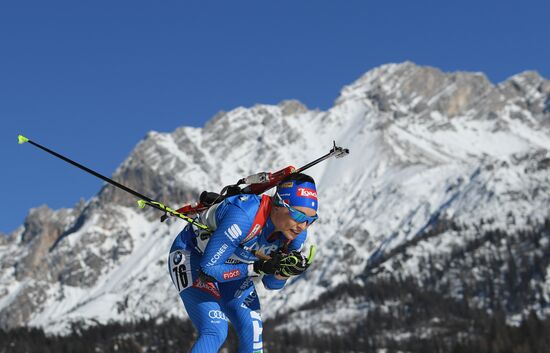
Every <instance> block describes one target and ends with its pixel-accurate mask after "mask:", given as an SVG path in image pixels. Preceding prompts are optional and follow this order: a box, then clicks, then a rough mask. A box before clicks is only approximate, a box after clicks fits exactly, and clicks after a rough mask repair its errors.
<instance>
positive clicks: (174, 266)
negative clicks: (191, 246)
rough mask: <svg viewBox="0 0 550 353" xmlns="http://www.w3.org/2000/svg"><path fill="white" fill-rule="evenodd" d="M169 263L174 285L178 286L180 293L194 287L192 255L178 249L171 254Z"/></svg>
mask: <svg viewBox="0 0 550 353" xmlns="http://www.w3.org/2000/svg"><path fill="white" fill-rule="evenodd" d="M169 261H170V276H171V277H172V283H174V286H176V289H177V291H178V293H181V291H182V290H184V289H185V288H187V287H190V286H192V285H193V276H192V273H191V253H190V252H189V251H186V250H182V249H178V250H176V251H174V252H172V253H170V257H169Z"/></svg>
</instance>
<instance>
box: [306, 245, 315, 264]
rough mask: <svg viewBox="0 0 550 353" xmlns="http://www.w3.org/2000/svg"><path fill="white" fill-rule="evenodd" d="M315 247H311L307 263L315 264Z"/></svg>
mask: <svg viewBox="0 0 550 353" xmlns="http://www.w3.org/2000/svg"><path fill="white" fill-rule="evenodd" d="M315 250H316V247H315V245H312V246H310V248H309V256H308V257H307V263H308V264H311V263H312V262H313V256H315Z"/></svg>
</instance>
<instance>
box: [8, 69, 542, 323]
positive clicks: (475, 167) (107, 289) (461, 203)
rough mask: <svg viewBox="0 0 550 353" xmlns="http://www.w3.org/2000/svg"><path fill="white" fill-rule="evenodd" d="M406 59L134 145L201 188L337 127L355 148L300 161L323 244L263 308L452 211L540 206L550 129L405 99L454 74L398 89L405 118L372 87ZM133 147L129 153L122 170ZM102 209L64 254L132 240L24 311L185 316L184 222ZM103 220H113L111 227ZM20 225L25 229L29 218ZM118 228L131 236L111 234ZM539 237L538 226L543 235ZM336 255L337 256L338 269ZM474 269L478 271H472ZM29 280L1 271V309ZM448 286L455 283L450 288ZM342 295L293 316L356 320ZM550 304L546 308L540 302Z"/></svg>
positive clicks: (341, 274)
mask: <svg viewBox="0 0 550 353" xmlns="http://www.w3.org/2000/svg"><path fill="white" fill-rule="evenodd" d="M404 67H409V68H414V65H413V64H411V63H406V64H403V65H395V64H391V65H385V66H383V67H380V68H378V69H376V70H373V71H372V72H369V73H367V74H366V75H364V76H363V77H361V78H360V79H359V80H357V81H356V82H354V83H353V84H351V85H349V86H346V87H344V88H343V89H342V92H341V95H340V97H338V99H337V101H336V104H335V106H334V107H332V108H331V109H330V110H328V111H306V112H300V113H297V114H294V115H287V116H283V113H282V110H281V109H282V108H281V107H280V106H270V105H256V106H254V107H252V108H245V107H239V108H236V109H234V110H232V111H230V112H227V113H223V114H220V115H219V116H218V117H217V118H216V121H215V123H212V124H210V125H209V124H207V126H205V127H204V128H189V127H185V128H179V129H177V130H176V131H175V132H173V133H159V132H151V133H149V134H148V136H147V138H146V139H145V140H144V141H142V142H141V143H140V144H138V146H137V147H136V149H139V150H140V151H141V152H143V156H144V158H145V161H146V163H147V165H148V166H150V167H152V168H154V169H155V171H156V172H158V175H159V177H163V176H170V177H171V178H173V179H171V181H170V182H171V183H173V184H174V185H185V186H188V185H191V186H192V187H193V189H196V190H219V189H220V186H222V185H225V184H229V183H234V182H235V181H236V180H238V179H240V178H241V177H243V176H246V175H248V174H252V173H255V172H259V171H276V170H279V169H281V168H283V167H285V166H287V165H294V166H296V167H299V166H302V165H304V164H305V163H307V162H309V161H311V160H313V159H315V158H318V157H320V156H322V155H324V154H326V153H327V152H328V151H329V149H330V148H332V141H333V140H336V143H337V145H339V146H342V147H345V148H349V149H350V154H349V155H348V156H347V157H345V158H343V159H330V160H328V161H325V162H323V163H321V164H319V165H317V166H315V167H314V168H311V169H310V170H308V171H307V173H308V174H310V175H312V176H313V177H314V178H315V179H316V180H317V184H318V191H319V200H320V205H319V214H320V219H319V221H318V222H316V223H315V225H314V226H313V227H312V228H311V230H310V236H309V240H308V241H309V242H310V243H312V244H316V245H317V247H318V253H317V255H316V259H315V261H314V264H313V265H312V268H311V271H308V272H307V274H306V275H305V276H304V277H303V278H299V279H297V280H293V281H290V283H289V284H288V285H287V287H286V288H285V289H284V290H282V291H266V290H263V289H259V292H260V296H261V297H262V303H263V310H264V317H267V318H269V317H275V316H276V315H277V314H280V313H285V312H287V311H288V310H290V308H296V307H299V306H300V305H303V304H306V303H308V302H310V301H312V300H314V299H316V298H318V297H319V296H320V295H322V294H323V293H324V292H325V291H326V290H327V289H330V288H334V287H336V286H337V285H338V284H340V283H346V282H348V281H350V280H352V279H354V278H356V277H360V276H361V275H362V274H363V271H364V269H365V266H366V264H367V262H372V261H374V260H375V259H376V258H377V257H378V256H381V255H383V254H388V253H391V251H392V250H394V249H396V248H398V247H400V246H403V245H404V244H407V243H408V242H411V241H412V240H414V239H415V238H416V237H418V236H420V235H422V234H423V233H424V232H425V231H426V230H429V229H430V226H431V225H432V223H433V221H434V220H435V219H438V218H448V219H453V220H455V221H456V222H457V223H460V224H477V223H479V221H480V220H481V219H484V220H488V219H492V223H486V224H485V225H484V227H486V229H491V228H492V229H510V230H514V229H521V228H522V227H527V225H526V215H529V217H531V219H539V220H540V219H544V217H547V210H548V208H549V207H550V196H549V195H548V192H549V191H548V190H542V191H540V194H539V196H531V195H532V194H534V193H533V192H532V191H533V190H534V189H535V188H536V187H537V186H540V185H546V184H547V183H548V171H547V170H546V171H545V170H540V171H539V170H535V171H533V172H529V173H527V172H526V169H527V167H529V166H530V163H533V162H532V161H531V159H532V153H534V152H535V151H540V150H542V151H543V152H544V153H546V156H550V154H549V152H548V150H549V149H550V133H549V131H548V128H545V127H541V126H539V125H538V123H537V121H538V120H537V119H536V118H535V117H534V116H533V115H532V114H531V113H530V112H528V111H526V110H525V109H522V108H519V106H517V105H514V104H511V103H507V105H506V106H505V107H504V108H503V109H502V111H500V112H499V114H498V117H497V118H496V120H491V119H481V118H479V117H478V115H476V114H477V113H476V112H474V111H464V112H460V114H457V115H456V116H453V117H452V118H450V117H448V116H446V115H445V114H443V113H442V112H440V111H438V110H433V109H432V110H431V111H430V113H428V114H427V115H425V116H420V115H415V113H414V112H413V111H412V107H414V106H416V105H417V104H419V103H420V102H425V103H427V104H431V103H434V104H435V103H437V101H438V99H441V97H443V96H446V95H449V94H451V93H452V92H453V91H454V90H456V89H457V85H458V84H452V85H449V86H447V87H446V88H445V90H443V91H440V92H439V93H438V94H436V95H434V96H432V97H424V96H423V95H422V93H421V92H417V91H414V92H413V93H412V95H411V97H409V98H410V101H408V103H406V102H402V101H399V100H397V99H394V100H393V101H391V102H390V103H391V104H393V107H394V108H395V109H398V110H399V111H401V112H405V113H406V116H404V117H403V118H399V119H396V118H395V117H394V116H393V114H391V112H390V113H386V112H379V111H378V110H377V108H376V104H373V102H372V101H370V100H368V99H367V98H366V93H368V92H369V90H371V89H375V88H376V89H379V90H386V91H385V92H387V93H388V95H390V94H395V95H396V96H398V95H399V94H401V92H400V89H401V85H402V84H403V82H405V81H406V80H407V77H398V78H395V77H392V76H391V75H392V74H394V73H395V72H397V70H402V69H403V68H404ZM531 94H536V92H531ZM512 113H521V114H522V115H523V116H525V119H524V120H521V119H515V118H512V117H511V114H512ZM497 122H498V124H497ZM131 160H132V155H131V156H130V157H129V158H128V159H127V160H126V161H125V162H124V163H123V164H122V165H121V167H119V169H118V170H119V171H120V170H121V169H122V168H123V167H124V166H126V165H128V164H129V163H130V161H131ZM132 161H133V162H136V161H135V160H132ZM212 166H216V168H213V167H212ZM174 169H177V170H174ZM534 169H536V168H534ZM545 178H546V179H545ZM545 183H546V184H545ZM518 195H519V196H518ZM109 207H112V208H109ZM105 210H108V211H105ZM545 210H546V211H545ZM101 212H109V213H112V214H105V213H102V214H101V213H99V212H97V211H96V212H92V213H91V215H90V217H89V218H88V219H87V222H86V223H85V224H84V225H83V226H82V227H81V228H80V229H79V230H78V231H77V232H74V233H72V234H69V235H68V236H66V238H65V239H63V241H62V242H61V244H60V246H59V248H58V249H56V250H55V251H54V252H55V254H56V255H60V256H61V255H63V256H74V257H75V258H76V259H78V260H80V261H81V263H82V265H83V267H84V268H86V264H85V261H84V259H85V256H84V255H85V254H72V253H71V252H70V251H69V249H71V248H72V247H73V246H75V245H77V244H80V243H82V242H86V241H90V239H102V237H104V240H102V242H101V243H100V244H97V245H94V247H93V248H90V249H87V250H86V254H89V253H93V254H96V255H97V256H98V257H101V256H102V255H101V254H105V253H108V252H109V251H110V250H113V249H116V248H117V247H119V246H120V244H119V243H118V242H119V240H120V241H125V242H126V243H124V244H123V245H124V246H125V247H127V248H128V249H131V252H130V253H129V254H125V255H123V256H120V258H118V259H116V260H115V259H106V260H107V261H108V265H107V266H105V267H103V268H102V272H101V273H100V274H99V276H98V278H97V280H96V281H95V282H94V283H93V284H92V285H90V286H89V287H74V286H69V285H66V284H60V283H56V282H55V281H54V282H50V283H45V282H43V283H42V285H46V286H48V289H47V291H46V297H47V300H46V301H45V302H44V303H42V304H40V306H39V310H36V311H35V312H33V314H32V316H31V318H30V319H29V322H28V323H29V324H31V325H36V326H42V327H46V328H47V329H48V330H50V331H53V332H56V331H63V330H64V329H66V328H67V325H68V323H70V322H71V321H72V320H79V319H85V320H92V319H93V320H96V321H98V322H108V321H109V320H122V321H124V320H131V319H135V318H140V317H157V316H162V315H177V316H180V317H185V313H184V310H183V309H182V305H181V303H180V301H179V298H178V296H177V294H176V293H175V290H174V288H173V286H172V284H171V282H170V279H169V276H168V273H167V271H166V264H165V260H166V256H167V253H168V250H169V247H170V245H171V242H172V240H173V238H174V237H175V235H176V234H177V233H178V232H179V230H180V229H181V228H182V227H183V226H184V223H183V222H182V221H179V220H172V221H168V222H169V224H168V225H166V224H160V223H158V221H157V220H153V221H149V220H147V219H146V218H145V215H144V212H143V211H141V210H139V209H137V208H136V209H134V208H128V207H123V206H120V205H110V206H109V205H106V206H105V208H102V209H101ZM509 212H512V213H513V214H514V215H516V217H515V224H514V225H512V224H510V221H509V220H508V219H507V214H508V213H509ZM109 217H113V218H109ZM114 217H116V220H113V219H115V218H114ZM106 219H107V220H110V221H109V222H112V223H113V224H112V225H109V226H106V225H105V224H104V222H105V220H106ZM19 232H20V234H22V232H23V229H20V230H19ZM117 234H128V235H129V237H128V238H124V239H119V238H118V237H117V236H116V235H117ZM462 236H463V234H462V233H458V232H455V231H452V230H449V231H447V232H445V234H442V235H441V236H437V237H432V238H429V239H425V240H423V241H421V242H419V243H418V244H417V245H416V246H415V247H412V248H410V249H407V254H408V255H410V257H409V259H408V260H407V261H406V262H404V265H403V266H404V269H403V272H404V273H405V274H417V273H419V271H420V267H421V261H422V259H424V258H425V256H427V254H430V255H437V254H448V253H451V252H452V251H453V249H454V248H456V247H460V246H461V244H463V242H464V239H463V238H462ZM545 239H546V240H545ZM545 242H546V243H545ZM547 243H548V239H547V238H543V240H541V244H540V245H541V246H547ZM14 249H15V245H14V244H12V245H6V246H0V256H2V258H4V257H5V256H6V255H7V254H9V253H10V252H14V253H15V252H16V251H15V250H14ZM23 251H27V249H26V248H25V249H18V250H17V253H18V254H21V255H23ZM21 257H22V256H21ZM335 262H337V263H339V264H340V266H339V267H338V268H336V269H335V266H334V263H335ZM394 265H396V264H395V263H393V262H392V259H389V260H388V262H387V263H386V264H384V266H388V267H389V268H391V267H392V266H394ZM436 266H437V264H436ZM548 271H550V269H547V273H548ZM472 274H473V275H474V276H476V275H479V274H477V272H476V271H475V270H473V271H472ZM87 275H90V274H89V273H88V274H87ZM548 278H550V276H547V277H546V282H545V283H544V288H545V295H546V296H548V293H550V279H548ZM24 285H29V286H30V285H34V284H33V283H30V282H24V281H18V280H16V279H15V278H14V275H13V274H12V273H11V272H9V271H3V273H2V275H1V277H0V293H2V294H0V295H1V296H0V308H4V307H7V306H8V305H9V304H10V303H11V302H12V301H13V299H14V298H15V297H16V296H17V295H18V293H19V292H20V291H21V288H23V286H24ZM258 287H261V285H259V286H258ZM454 295H460V293H459V292H458V290H457V291H456V293H454ZM547 301H548V300H547ZM340 304H341V305H340V306H339V307H337V308H336V307H335V308H332V309H331V311H330V312H315V311H308V312H304V313H298V314H297V315H298V316H297V317H296V320H297V321H296V322H297V323H299V322H300V320H303V321H306V320H307V321H311V322H319V323H320V324H319V327H318V328H319V330H321V331H322V330H327V331H328V330H330V328H333V327H334V322H343V323H346V322H351V321H353V320H361V318H364V317H365V316H366V315H367V314H368V306H369V303H356V302H352V301H350V302H343V303H340ZM390 304H391V303H390ZM390 304H388V305H390ZM549 311H550V309H548V308H543V309H541V312H544V313H546V314H548V312H549Z"/></svg>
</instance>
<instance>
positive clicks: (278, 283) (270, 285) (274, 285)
mask: <svg viewBox="0 0 550 353" xmlns="http://www.w3.org/2000/svg"><path fill="white" fill-rule="evenodd" d="M306 238H307V230H304V231H303V232H302V233H300V234H298V236H297V237H296V239H294V240H293V241H291V242H290V244H289V245H288V251H292V250H300V249H301V248H302V246H303V245H304V242H305V241H306ZM286 281H287V279H278V278H277V277H275V275H265V276H264V277H263V278H262V283H263V284H264V287H265V288H266V289H269V290H277V289H281V288H283V287H284V286H285V284H286Z"/></svg>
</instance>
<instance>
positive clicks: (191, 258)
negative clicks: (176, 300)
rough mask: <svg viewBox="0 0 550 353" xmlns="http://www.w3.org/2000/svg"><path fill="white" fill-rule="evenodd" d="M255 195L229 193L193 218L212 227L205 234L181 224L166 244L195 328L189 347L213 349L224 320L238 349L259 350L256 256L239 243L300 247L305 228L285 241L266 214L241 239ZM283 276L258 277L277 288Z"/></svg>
mask: <svg viewBox="0 0 550 353" xmlns="http://www.w3.org/2000/svg"><path fill="white" fill-rule="evenodd" d="M260 201H261V197H260V196H256V195H237V196H232V197H229V198H227V199H225V200H224V201H223V202H221V203H220V204H217V205H214V206H212V207H211V208H210V209H209V210H208V211H206V212H205V213H203V214H202V215H201V217H200V219H199V220H200V222H201V223H204V224H206V225H208V226H209V227H210V228H211V229H215V231H214V232H213V233H212V234H211V235H210V236H207V235H206V234H200V231H198V230H197V228H196V227H193V226H192V225H187V226H186V227H185V228H184V229H183V231H182V232H181V233H180V234H178V236H177V237H176V239H175V240H174V242H173V244H172V247H171V249H170V255H169V259H168V267H169V271H170V275H171V277H172V281H173V283H174V285H175V287H176V289H177V290H178V292H179V295H180V297H181V299H182V301H183V304H184V306H185V309H186V310H187V313H188V314H189V317H190V318H191V321H192V322H193V324H194V325H195V327H196V328H197V330H198V332H199V337H198V339H197V341H196V342H195V344H194V346H193V349H192V350H191V352H192V353H206V352H217V351H218V350H219V349H220V347H221V346H222V344H223V342H224V341H225V338H226V336H227V321H228V320H229V321H231V323H232V324H233V326H234V327H235V330H236V332H237V335H238V337H239V350H238V352H239V353H261V352H263V344H262V319H261V314H260V302H259V298H258V295H257V293H256V289H255V287H254V282H253V281H252V276H256V274H255V273H254V272H253V270H252V264H253V262H254V261H256V260H257V257H256V256H254V255H253V254H252V253H251V252H250V251H249V250H245V248H248V249H254V250H262V251H263V253H264V254H266V255H269V254H271V253H273V252H275V251H277V250H278V249H280V248H283V247H285V246H287V249H288V251H292V250H300V249H301V247H302V245H303V243H304V241H305V239H306V236H307V231H303V232H302V233H300V234H299V235H298V236H297V237H296V239H294V240H293V241H291V242H290V243H288V241H287V239H286V238H285V237H284V235H283V234H282V233H280V232H274V229H275V227H274V225H273V223H272V222H271V219H270V218H269V216H268V217H267V221H266V222H265V225H264V226H263V228H262V229H261V232H260V233H259V234H258V235H257V236H255V237H253V238H251V239H246V238H247V235H248V234H249V231H250V228H251V226H252V225H253V222H254V219H255V216H256V213H257V212H258V210H259V208H260ZM248 238H250V237H248ZM205 275H206V276H205ZM205 278H206V279H205ZM208 278H210V280H211V281H209V280H208ZM212 279H213V280H212ZM285 282H286V280H282V279H278V278H276V277H275V276H274V275H264V276H263V278H262V283H263V285H264V286H265V287H266V288H267V289H281V288H282V287H283V286H284V285H285Z"/></svg>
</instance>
